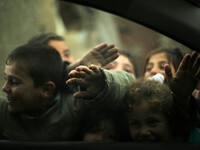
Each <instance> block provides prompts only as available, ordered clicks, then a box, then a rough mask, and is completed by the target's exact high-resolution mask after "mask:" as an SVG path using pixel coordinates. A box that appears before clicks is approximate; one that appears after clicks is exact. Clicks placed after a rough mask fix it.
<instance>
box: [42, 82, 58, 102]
mask: <svg viewBox="0 0 200 150" xmlns="http://www.w3.org/2000/svg"><path fill="white" fill-rule="evenodd" d="M55 89H56V85H55V84H54V82H52V81H48V82H46V83H45V84H44V87H43V94H42V95H43V98H50V97H52V95H54V91H55Z"/></svg>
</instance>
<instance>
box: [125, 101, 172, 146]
mask: <svg viewBox="0 0 200 150" xmlns="http://www.w3.org/2000/svg"><path fill="white" fill-rule="evenodd" d="M128 122H129V130H130V134H131V138H132V140H133V142H169V141H170V140H171V138H172V136H171V134H170V133H171V132H170V129H169V128H170V127H169V126H168V122H167V119H166V117H165V116H164V115H163V114H161V113H160V112H158V113H155V112H152V110H150V108H149V107H148V104H147V103H146V102H142V103H140V104H137V105H134V106H133V109H132V111H131V112H130V113H129V118H128Z"/></svg>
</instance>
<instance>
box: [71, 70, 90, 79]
mask: <svg viewBox="0 0 200 150" xmlns="http://www.w3.org/2000/svg"><path fill="white" fill-rule="evenodd" d="M68 76H69V77H70V78H85V77H86V76H87V74H86V73H85V72H84V71H74V72H72V73H69V74H68Z"/></svg>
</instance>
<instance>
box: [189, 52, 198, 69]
mask: <svg viewBox="0 0 200 150" xmlns="http://www.w3.org/2000/svg"><path fill="white" fill-rule="evenodd" d="M197 57H198V53H197V52H193V53H192V54H191V56H190V60H189V62H188V67H189V68H192V67H193V65H194V63H195V60H196V58H197Z"/></svg>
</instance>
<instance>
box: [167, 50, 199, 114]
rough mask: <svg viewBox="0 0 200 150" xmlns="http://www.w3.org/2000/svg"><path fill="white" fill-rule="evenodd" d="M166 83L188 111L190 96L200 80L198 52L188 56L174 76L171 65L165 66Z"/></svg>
mask: <svg viewBox="0 0 200 150" xmlns="http://www.w3.org/2000/svg"><path fill="white" fill-rule="evenodd" d="M165 74H166V81H167V84H168V85H169V87H170V89H171V91H172V93H173V94H174V97H175V99H176V100H177V101H178V103H179V104H180V105H181V107H182V108H184V110H188V109H189V108H188V106H189V101H190V96H191V95H192V92H193V90H194V89H195V88H196V86H197V84H198V81H199V80H200V57H198V53H197V52H193V53H192V54H191V55H189V54H187V55H185V57H184V58H183V60H182V61H181V63H180V65H179V68H178V70H177V72H176V73H175V75H174V76H172V73H171V69H170V67H169V65H166V66H165Z"/></svg>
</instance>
